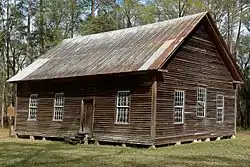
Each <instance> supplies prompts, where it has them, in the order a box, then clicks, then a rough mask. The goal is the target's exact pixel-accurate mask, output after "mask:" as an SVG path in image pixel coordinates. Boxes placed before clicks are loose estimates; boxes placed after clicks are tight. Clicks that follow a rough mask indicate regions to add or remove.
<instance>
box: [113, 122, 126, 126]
mask: <svg viewBox="0 0 250 167" xmlns="http://www.w3.org/2000/svg"><path fill="white" fill-rule="evenodd" d="M114 124H115V125H129V123H119V122H115V123H114Z"/></svg>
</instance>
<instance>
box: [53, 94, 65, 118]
mask: <svg viewBox="0 0 250 167" xmlns="http://www.w3.org/2000/svg"><path fill="white" fill-rule="evenodd" d="M63 106H64V96H63V93H56V94H55V99H54V116H53V120H54V121H61V120H62V119H63Z"/></svg>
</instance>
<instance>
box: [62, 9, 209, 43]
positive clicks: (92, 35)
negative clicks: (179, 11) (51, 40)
mask: <svg viewBox="0 0 250 167" xmlns="http://www.w3.org/2000/svg"><path fill="white" fill-rule="evenodd" d="M207 13H208V11H206V12H200V13H196V14H193V15H187V16H183V17H177V18H173V19H169V20H164V21H159V22H155V23H150V24H145V25H139V26H135V27H129V28H123V29H117V30H112V31H106V32H101V33H95V34H89V35H82V36H77V37H74V38H67V39H64V40H63V42H70V41H75V40H79V39H85V38H88V37H89V38H94V37H97V38H98V37H99V38H100V37H103V36H105V35H111V34H114V33H120V32H122V31H124V32H126V33H128V32H132V31H135V32H136V30H137V29H141V28H151V27H153V26H156V25H157V26H159V25H165V24H169V23H170V22H175V21H178V20H186V19H187V18H190V19H191V18H196V17H197V16H199V15H201V16H202V15H203V16H205V15H206V14H207ZM129 30H130V31H129Z"/></svg>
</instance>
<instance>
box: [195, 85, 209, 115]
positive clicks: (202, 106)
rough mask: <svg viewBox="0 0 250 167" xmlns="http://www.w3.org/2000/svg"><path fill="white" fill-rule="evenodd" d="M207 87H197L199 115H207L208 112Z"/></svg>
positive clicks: (197, 112) (197, 113)
mask: <svg viewBox="0 0 250 167" xmlns="http://www.w3.org/2000/svg"><path fill="white" fill-rule="evenodd" d="M206 98H207V89H206V88H205V87H198V89H197V111H196V115H197V116H198V117H205V113H206V100H207V99H206Z"/></svg>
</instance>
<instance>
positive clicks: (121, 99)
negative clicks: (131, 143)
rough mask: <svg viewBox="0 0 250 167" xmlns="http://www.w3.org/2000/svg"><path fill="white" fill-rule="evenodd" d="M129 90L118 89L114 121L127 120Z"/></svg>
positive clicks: (123, 121) (126, 121) (124, 121)
mask: <svg viewBox="0 0 250 167" xmlns="http://www.w3.org/2000/svg"><path fill="white" fill-rule="evenodd" d="M129 104H130V91H118V93H117V106H116V123H125V124H126V123H128V122H129Z"/></svg>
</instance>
